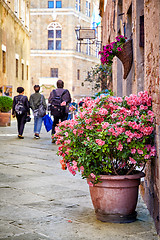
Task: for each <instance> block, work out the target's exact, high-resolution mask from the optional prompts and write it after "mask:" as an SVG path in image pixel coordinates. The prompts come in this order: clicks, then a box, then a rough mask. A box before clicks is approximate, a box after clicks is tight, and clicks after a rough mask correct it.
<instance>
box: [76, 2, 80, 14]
mask: <svg viewBox="0 0 160 240" xmlns="http://www.w3.org/2000/svg"><path fill="white" fill-rule="evenodd" d="M75 6H76V10H77V11H79V12H80V11H81V0H76V5H75Z"/></svg>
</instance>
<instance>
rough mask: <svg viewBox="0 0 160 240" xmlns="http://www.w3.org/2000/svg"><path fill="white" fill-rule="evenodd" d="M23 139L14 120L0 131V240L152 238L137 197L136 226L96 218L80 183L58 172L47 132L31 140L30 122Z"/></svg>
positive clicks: (154, 239) (54, 148)
mask: <svg viewBox="0 0 160 240" xmlns="http://www.w3.org/2000/svg"><path fill="white" fill-rule="evenodd" d="M24 136H25V138H24V139H18V138H17V129H16V122H15V121H13V122H12V124H11V127H1V128H0V240H6V239H7V240H42V239H47V240H102V239H103V240H122V239H123V240H142V239H144V240H157V239H158V236H157V235H156V231H155V227H154V224H153V221H152V219H151V217H150V216H149V213H148V210H147V209H146V206H145V205H144V203H143V201H142V200H141V199H140V198H139V201H138V206H137V212H138V217H137V221H136V222H134V223H129V224H112V223H103V222H100V221H98V220H96V217H95V214H94V209H93V206H92V203H91V199H90V195H89V189H88V185H87V183H86V180H83V179H81V177H80V176H79V175H77V176H75V177H74V176H72V175H71V174H70V173H69V172H68V171H63V170H61V166H60V163H59V157H58V156H57V155H56V151H57V146H56V145H55V144H52V143H51V139H50V137H51V136H50V133H47V132H46V131H45V129H44V127H43V129H42V133H41V138H40V139H34V138H33V120H32V122H31V123H27V125H26V128H25V132H24Z"/></svg>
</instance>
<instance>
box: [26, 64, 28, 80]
mask: <svg viewBox="0 0 160 240" xmlns="http://www.w3.org/2000/svg"><path fill="white" fill-rule="evenodd" d="M26 73H27V74H26V77H27V80H28V65H27V67H26Z"/></svg>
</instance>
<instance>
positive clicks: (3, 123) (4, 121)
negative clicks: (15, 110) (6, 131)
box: [0, 112, 11, 127]
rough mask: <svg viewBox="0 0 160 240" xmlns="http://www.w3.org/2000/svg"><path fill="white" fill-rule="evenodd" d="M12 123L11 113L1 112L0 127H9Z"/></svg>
mask: <svg viewBox="0 0 160 240" xmlns="http://www.w3.org/2000/svg"><path fill="white" fill-rule="evenodd" d="M10 124H11V113H10V112H7V113H6V112H0V127H7V126H10Z"/></svg>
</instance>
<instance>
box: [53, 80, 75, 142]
mask: <svg viewBox="0 0 160 240" xmlns="http://www.w3.org/2000/svg"><path fill="white" fill-rule="evenodd" d="M63 87H64V82H63V81H62V80H58V81H57V89H54V90H53V91H52V92H51V93H50V96H49V99H48V102H49V103H50V104H51V115H53V117H54V120H53V125H52V143H54V142H55V139H54V137H53V135H54V134H55V127H56V125H57V124H58V123H59V121H60V120H61V122H63V121H65V120H67V118H68V112H69V103H70V102H71V95H70V92H69V91H68V90H67V89H63Z"/></svg>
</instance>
